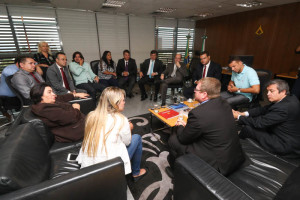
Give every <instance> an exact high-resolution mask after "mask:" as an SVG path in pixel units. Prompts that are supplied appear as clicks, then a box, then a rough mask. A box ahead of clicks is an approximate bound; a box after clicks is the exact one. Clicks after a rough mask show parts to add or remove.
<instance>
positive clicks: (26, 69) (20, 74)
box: [11, 56, 45, 103]
mask: <svg viewBox="0 0 300 200" xmlns="http://www.w3.org/2000/svg"><path fill="white" fill-rule="evenodd" d="M42 82H45V81H44V79H43V78H42V77H41V75H40V74H39V73H37V72H36V71H35V60H33V59H32V58H31V57H29V56H24V57H22V58H21V59H20V69H19V71H17V72H16V73H15V74H14V76H13V78H12V79H11V83H12V86H13V87H14V88H15V89H16V90H18V91H19V92H20V93H21V94H22V96H23V97H24V98H25V99H26V100H29V99H30V90H31V88H32V87H33V86H35V85H37V84H38V83H42ZM27 103H28V102H27Z"/></svg>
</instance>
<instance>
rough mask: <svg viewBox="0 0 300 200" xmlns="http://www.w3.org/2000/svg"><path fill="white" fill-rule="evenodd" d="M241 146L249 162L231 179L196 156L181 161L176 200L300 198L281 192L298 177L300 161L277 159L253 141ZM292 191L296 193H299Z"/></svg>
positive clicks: (176, 179) (183, 157)
mask: <svg viewBox="0 0 300 200" xmlns="http://www.w3.org/2000/svg"><path fill="white" fill-rule="evenodd" d="M241 144H242V148H243V150H244V152H245V154H246V158H247V159H246V161H245V162H244V163H243V165H242V166H240V168H239V169H237V170H236V171H235V172H233V173H232V174H230V175H228V176H227V177H224V176H223V175H221V174H220V173H219V172H218V171H217V170H215V169H214V168H212V167H211V166H210V165H208V164H207V163H206V162H204V161H203V160H201V159H200V158H199V157H197V156H195V155H192V154H187V155H184V156H181V157H179V158H178V159H177V160H176V161H175V166H174V176H175V180H174V199H175V200H181V199H189V200H194V199H197V200H198V199H209V200H213V199H228V200H235V199H237V200H241V199H242V200H248V199H262V200H265V199H274V198H275V199H282V198H278V197H277V196H276V195H277V193H281V194H280V196H281V197H282V196H284V195H283V194H285V198H284V199H295V198H288V196H293V197H295V196H298V197H299V195H298V194H300V192H298V194H288V192H287V191H289V190H286V188H285V191H284V192H282V190H281V188H282V186H283V185H284V184H285V182H286V180H287V179H291V178H293V177H290V176H295V173H293V175H290V174H291V173H292V172H293V171H294V170H295V169H296V170H295V171H297V170H298V171H299V167H298V166H299V163H300V162H299V159H291V158H283V157H279V156H276V155H273V154H271V153H269V152H267V151H265V150H264V149H262V148H261V147H260V146H259V145H258V144H257V143H256V142H254V141H253V140H250V139H246V140H241ZM297 174H298V175H297V176H299V174H300V173H299V172H297ZM293 179H295V178H293ZM299 181H300V180H299ZM299 181H298V182H299ZM287 182H289V181H287ZM289 184H290V185H293V184H294V183H292V184H291V183H289ZM296 184H298V185H299V183H296ZM279 191H280V192H279ZM290 191H293V193H295V189H293V190H290ZM298 199H299V198H298Z"/></svg>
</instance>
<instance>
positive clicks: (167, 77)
mask: <svg viewBox="0 0 300 200" xmlns="http://www.w3.org/2000/svg"><path fill="white" fill-rule="evenodd" d="M180 60H181V54H176V55H175V59H174V63H170V64H168V65H167V68H166V70H165V71H163V72H162V73H161V75H160V79H161V100H162V103H161V105H162V106H164V105H166V95H167V90H168V85H169V84H178V83H181V82H183V79H184V77H185V76H186V75H187V71H186V66H185V64H184V63H182V62H180Z"/></svg>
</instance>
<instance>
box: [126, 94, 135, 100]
mask: <svg viewBox="0 0 300 200" xmlns="http://www.w3.org/2000/svg"><path fill="white" fill-rule="evenodd" d="M126 96H128V97H129V98H130V99H131V98H132V97H134V95H133V94H132V93H130V94H128V95H126Z"/></svg>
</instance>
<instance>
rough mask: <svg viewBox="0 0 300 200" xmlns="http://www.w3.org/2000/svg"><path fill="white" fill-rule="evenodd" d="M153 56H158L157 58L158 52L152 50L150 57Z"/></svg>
mask: <svg viewBox="0 0 300 200" xmlns="http://www.w3.org/2000/svg"><path fill="white" fill-rule="evenodd" d="M151 54H156V56H157V55H158V52H157V51H156V50H152V51H151V52H150V55H151Z"/></svg>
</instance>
